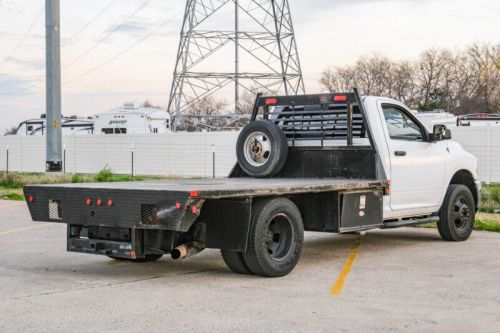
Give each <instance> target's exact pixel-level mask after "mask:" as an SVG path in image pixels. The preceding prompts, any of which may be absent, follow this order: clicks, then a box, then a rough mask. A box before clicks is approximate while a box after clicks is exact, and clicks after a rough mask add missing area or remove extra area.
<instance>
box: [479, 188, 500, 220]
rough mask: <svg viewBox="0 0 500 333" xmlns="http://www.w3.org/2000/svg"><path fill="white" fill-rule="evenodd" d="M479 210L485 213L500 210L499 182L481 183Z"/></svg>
mask: <svg viewBox="0 0 500 333" xmlns="http://www.w3.org/2000/svg"><path fill="white" fill-rule="evenodd" d="M479 210H480V211H481V212H486V213H494V212H495V211H499V210H500V184H494V185H483V187H482V189H481V207H480V208H479Z"/></svg>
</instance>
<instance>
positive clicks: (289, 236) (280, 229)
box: [222, 198, 304, 277]
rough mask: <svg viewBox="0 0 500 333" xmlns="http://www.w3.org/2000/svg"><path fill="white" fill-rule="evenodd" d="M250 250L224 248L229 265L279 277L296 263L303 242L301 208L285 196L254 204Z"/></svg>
mask: <svg viewBox="0 0 500 333" xmlns="http://www.w3.org/2000/svg"><path fill="white" fill-rule="evenodd" d="M252 212H253V215H252V221H251V228H250V235H249V241H248V246H247V251H246V252H244V253H238V252H231V251H224V250H223V251H222V257H223V258H224V261H225V262H226V264H227V265H228V267H229V268H230V269H231V270H233V271H234V272H236V273H240V274H251V273H252V274H256V275H260V276H265V277H279V276H284V275H287V274H288V273H290V272H291V271H292V270H293V269H294V268H295V266H296V265H297V263H298V261H299V259H300V255H301V253H302V246H303V243H304V225H303V222H302V217H301V215H300V211H299V210H298V208H297V206H295V204H294V203H293V202H292V201H291V200H289V199H286V198H274V199H263V200H260V201H257V202H256V203H255V204H254V206H253V207H252Z"/></svg>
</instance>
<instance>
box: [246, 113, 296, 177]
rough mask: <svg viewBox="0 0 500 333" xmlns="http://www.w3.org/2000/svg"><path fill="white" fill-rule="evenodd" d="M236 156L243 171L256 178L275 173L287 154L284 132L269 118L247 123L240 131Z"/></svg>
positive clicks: (281, 165)
mask: <svg viewBox="0 0 500 333" xmlns="http://www.w3.org/2000/svg"><path fill="white" fill-rule="evenodd" d="M236 156H237V158H238V163H239V165H240V167H241V169H243V171H244V172H245V173H246V174H247V175H249V176H251V177H257V178H265V177H271V176H274V175H276V174H277V173H278V172H280V171H281V169H283V167H284V166H285V162H286V159H287V156H288V142H287V140H286V136H285V133H283V131H282V130H281V129H280V128H279V127H278V126H276V125H275V124H274V123H273V122H271V121H269V120H258V121H255V122H252V123H250V124H248V125H247V126H246V127H245V128H244V129H243V130H242V131H241V133H240V136H239V137H238V142H237V144H236Z"/></svg>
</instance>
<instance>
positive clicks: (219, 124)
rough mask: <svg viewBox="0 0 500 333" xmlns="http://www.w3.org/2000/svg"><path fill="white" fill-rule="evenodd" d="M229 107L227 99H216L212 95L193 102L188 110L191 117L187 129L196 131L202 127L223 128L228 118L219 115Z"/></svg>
mask: <svg viewBox="0 0 500 333" xmlns="http://www.w3.org/2000/svg"><path fill="white" fill-rule="evenodd" d="M227 107H228V103H227V101H226V100H224V99H216V98H214V97H212V96H208V97H204V98H202V99H201V100H199V101H197V102H195V103H192V104H191V106H190V107H189V109H187V112H186V115H187V118H189V124H187V125H185V127H186V129H187V130H190V131H195V130H198V129H200V128H203V129H207V130H210V129H212V128H213V129H215V128H223V127H224V126H225V123H226V122H227V120H226V119H223V118H222V117H219V116H220V115H221V114H223V113H224V112H225V111H227Z"/></svg>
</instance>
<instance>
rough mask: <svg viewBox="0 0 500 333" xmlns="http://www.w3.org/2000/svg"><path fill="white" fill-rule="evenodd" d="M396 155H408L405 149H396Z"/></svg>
mask: <svg viewBox="0 0 500 333" xmlns="http://www.w3.org/2000/svg"><path fill="white" fill-rule="evenodd" d="M394 155H396V156H398V157H403V156H406V152H405V151H402V150H396V151H395V152H394Z"/></svg>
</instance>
